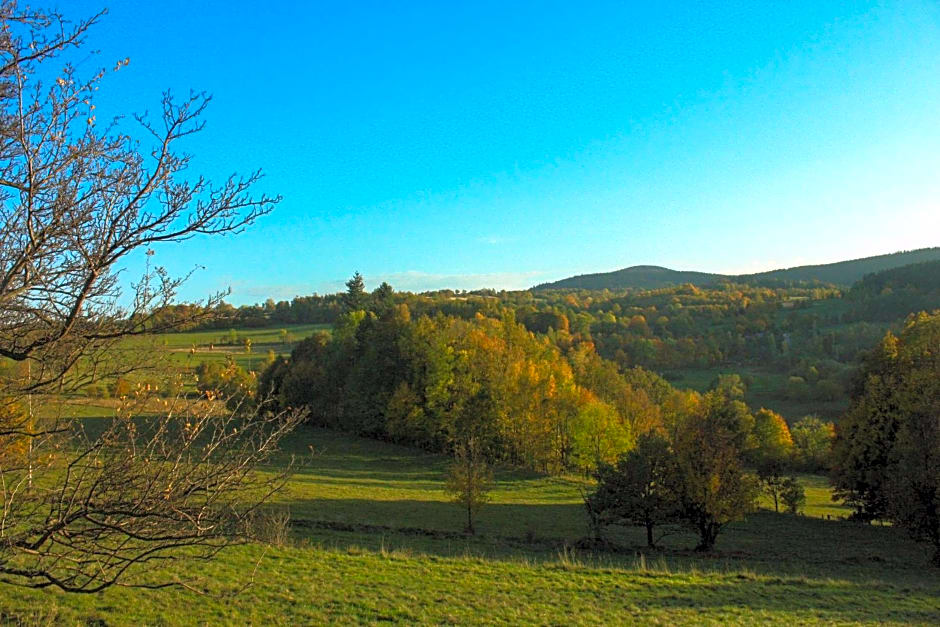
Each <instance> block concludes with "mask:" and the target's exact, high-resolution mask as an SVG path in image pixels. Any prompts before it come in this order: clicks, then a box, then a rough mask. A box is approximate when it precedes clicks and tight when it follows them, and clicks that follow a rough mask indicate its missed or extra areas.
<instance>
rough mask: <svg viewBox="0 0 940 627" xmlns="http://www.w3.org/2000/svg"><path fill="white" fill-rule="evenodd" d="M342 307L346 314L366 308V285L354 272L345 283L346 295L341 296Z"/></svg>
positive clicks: (360, 276) (359, 275)
mask: <svg viewBox="0 0 940 627" xmlns="http://www.w3.org/2000/svg"><path fill="white" fill-rule="evenodd" d="M343 306H344V307H345V308H346V311H347V312H350V311H359V310H361V309H365V308H366V284H365V281H364V280H363V279H362V275H361V274H359V273H358V272H356V273H355V274H353V275H352V278H351V279H349V280H348V281H346V293H345V294H343Z"/></svg>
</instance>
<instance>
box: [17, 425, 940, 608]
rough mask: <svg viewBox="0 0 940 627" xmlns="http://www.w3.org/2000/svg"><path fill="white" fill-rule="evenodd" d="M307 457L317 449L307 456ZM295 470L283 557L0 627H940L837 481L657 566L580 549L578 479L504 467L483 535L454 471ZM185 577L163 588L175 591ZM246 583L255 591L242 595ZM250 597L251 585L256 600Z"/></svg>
mask: <svg viewBox="0 0 940 627" xmlns="http://www.w3.org/2000/svg"><path fill="white" fill-rule="evenodd" d="M311 448H312V451H313V452H311ZM289 455H296V457H297V460H298V462H299V464H300V466H299V469H298V471H297V473H296V474H295V475H294V477H293V479H292V480H291V482H290V483H289V485H288V487H287V490H286V491H285V492H284V493H283V494H282V495H281V496H280V497H279V499H278V502H277V503H276V504H275V507H277V508H288V509H289V511H290V514H291V519H292V527H291V531H290V541H289V542H288V543H287V544H286V545H285V546H278V547H262V546H259V545H247V546H243V547H237V548H233V549H230V550H229V551H227V552H225V553H223V554H222V556H221V557H220V559H218V560H217V561H215V562H213V563H210V564H192V565H190V567H191V570H190V571H185V572H186V575H185V576H186V578H187V579H191V580H193V581H192V582H191V584H190V587H191V588H192V589H183V588H179V589H171V590H162V591H135V590H128V589H111V590H108V591H106V592H105V593H103V594H100V595H93V596H69V595H65V594H61V593H55V592H48V591H45V592H36V591H26V590H22V589H18V588H13V587H9V586H4V587H2V588H0V620H4V621H6V622H14V623H17V622H19V623H27V624H28V623H33V624H48V623H58V624H109V625H110V624H141V623H146V624H201V623H233V624H244V623H254V624H258V623H271V622H278V623H288V624H310V623H327V622H330V623H333V622H341V623H342V622H346V623H360V622H385V621H395V622H402V623H415V622H418V623H450V624H464V623H478V624H479V623H514V624H515V623H540V624H545V623H553V624H558V623H581V624H599V623H604V624H623V623H627V622H631V621H636V620H642V621H648V622H658V623H661V624H675V623H696V624H702V623H716V624H717V623H740V624H752V623H755V622H781V623H782V622H787V623H795V624H804V623H814V622H827V623H833V622H834V623H847V622H879V623H922V624H928V623H935V622H936V621H937V620H938V619H940V577H938V575H937V573H934V572H932V571H930V570H929V569H928V568H927V567H926V557H925V552H924V550H923V547H921V546H918V545H916V544H914V543H912V542H910V541H909V540H907V539H906V538H905V537H904V536H903V535H902V534H901V533H900V532H899V531H898V530H897V529H894V528H891V527H878V526H866V525H858V524H854V523H849V522H845V521H841V520H826V519H825V518H824V517H825V515H826V514H829V515H830V517H832V518H835V517H837V516H839V515H841V514H843V513H844V510H842V509H840V508H838V506H836V505H834V504H832V503H831V502H830V501H829V495H828V494H829V493H828V489H827V488H826V487H825V480H824V479H823V478H821V477H812V476H806V477H803V481H804V483H805V484H806V485H807V487H808V488H809V489H808V506H807V511H806V513H807V515H806V516H790V515H785V514H774V513H772V512H768V511H761V512H759V513H757V514H754V515H752V516H751V517H749V519H748V520H747V521H745V522H741V523H736V524H733V525H730V526H729V527H728V528H727V529H726V530H725V531H723V533H722V535H721V536H720V537H719V540H718V546H717V550H716V552H715V553H714V554H711V555H707V556H702V555H697V554H695V553H694V552H693V551H691V550H690V548H691V547H692V546H693V545H694V544H695V538H694V537H693V536H691V535H690V534H688V533H685V532H683V533H677V534H675V535H672V536H669V537H667V538H666V539H665V540H664V541H663V548H662V549H661V550H657V551H652V552H650V551H647V550H646V549H644V548H641V547H642V544H643V539H642V534H641V533H640V532H639V530H633V529H627V530H622V531H619V532H617V533H613V534H612V539H613V540H615V541H616V542H617V543H618V544H619V545H620V546H621V547H622V548H621V549H620V550H619V551H608V552H597V553H595V552H591V551H586V550H580V549H577V548H573V547H576V546H577V542H578V540H579V539H581V538H582V537H583V536H585V535H586V533H587V527H586V519H585V516H584V514H583V510H582V505H581V498H580V494H579V489H580V488H583V487H584V486H585V481H584V480H583V479H581V478H579V477H545V476H541V475H537V474H533V473H526V472H519V471H513V470H502V471H500V472H498V473H497V484H496V489H495V490H494V492H493V495H492V496H493V499H492V502H491V503H490V504H489V505H488V506H487V507H485V508H484V509H483V511H482V512H481V514H480V517H479V530H478V535H477V536H476V537H468V536H466V535H464V534H463V533H462V528H463V517H462V512H461V511H460V510H459V508H458V507H457V506H455V505H453V504H452V503H449V502H448V501H447V497H446V495H445V493H444V492H443V490H442V487H443V482H442V474H443V470H444V468H445V466H446V463H447V462H446V459H445V458H443V457H440V456H435V455H429V454H425V453H422V452H419V451H415V450H412V449H408V448H403V447H399V446H394V445H390V444H385V443H380V442H375V441H371V440H364V439H360V438H354V437H350V436H346V435H341V434H336V433H332V432H328V431H322V430H317V429H312V428H303V429H300V430H299V431H297V432H296V433H295V434H293V435H292V436H291V439H290V440H289V441H288V442H287V443H286V446H285V449H284V451H283V454H282V457H281V458H279V460H277V463H278V464H282V463H284V462H285V460H286V459H287V457H288V456H289ZM180 574H181V569H180V567H179V565H176V566H174V567H173V569H172V570H168V571H166V573H165V576H166V577H177V576H180ZM247 584H250V585H247ZM246 585H247V588H245V587H244V586H246Z"/></svg>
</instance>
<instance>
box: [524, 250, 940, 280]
mask: <svg viewBox="0 0 940 627" xmlns="http://www.w3.org/2000/svg"><path fill="white" fill-rule="evenodd" d="M937 260H940V247H936V248H922V249H919V250H910V251H904V252H898V253H892V254H889V255H877V256H874V257H865V258H862V259H852V260H848V261H839V262H836V263H827V264H820V265H810V266H797V267H794V268H783V269H779V270H769V271H767V272H757V273H754V274H738V275H731V274H712V273H708V272H696V271H689V270H671V269H669V268H663V267H660V266H632V267H630V268H624V269H622V270H615V271H613V272H599V273H595V274H582V275H578V276H573V277H568V278H566V279H561V280H560V281H554V282H551V283H542V284H540V285H536V286H535V287H533V288H532V289H533V290H553V289H582V290H602V289H611V290H614V289H626V288H637V289H657V288H660V287H668V286H670V285H682V284H685V283H691V284H692V285H709V284H712V283H718V282H721V281H733V282H736V283H778V282H814V281H818V282H820V283H831V284H835V285H844V286H849V285H852V284H853V283H855V282H856V281H858V280H860V279H861V278H862V277H864V276H865V275H867V274H871V273H874V272H881V271H884V270H890V269H893V268H899V267H901V266H906V265H910V264H914V263H924V262H928V261H937Z"/></svg>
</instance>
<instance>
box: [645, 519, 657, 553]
mask: <svg viewBox="0 0 940 627" xmlns="http://www.w3.org/2000/svg"><path fill="white" fill-rule="evenodd" d="M646 546H648V547H649V548H651V549H655V548H656V543H655V542H653V523H649V522H648V523H646Z"/></svg>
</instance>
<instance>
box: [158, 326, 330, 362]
mask: <svg viewBox="0 0 940 627" xmlns="http://www.w3.org/2000/svg"><path fill="white" fill-rule="evenodd" d="M281 329H283V330H285V331H287V335H286V336H285V335H284V334H282V333H281ZM329 329H330V326H329V325H326V324H301V325H285V326H282V327H272V328H264V329H234V331H235V335H236V337H237V340H236V342H235V343H234V344H233V343H231V337H230V330H229V329H214V330H211V331H189V332H185V333H164V334H161V335H157V336H156V337H155V343H156V345H157V346H162V347H164V348H165V349H167V350H169V351H170V353H171V358H172V363H173V364H175V365H177V366H179V367H182V368H193V367H195V365H197V364H199V362H202V361H205V362H219V363H221V362H224V361H226V360H227V359H228V358H232V359H234V360H235V363H237V364H238V365H239V366H241V367H242V368H245V369H246V370H255V371H258V370H261V369H262V368H263V367H264V363H265V359H267V356H268V351H273V352H274V354H275V355H288V354H290V352H291V350H292V349H293V347H294V345H295V344H296V343H297V342H299V341H300V340H303V339H304V338H307V337H309V336H311V335H313V334H314V333H316V332H317V331H329ZM245 339H250V340H251V352H250V353H249V352H247V351H246V350H245V346H244V344H243V342H244V340H245ZM285 340H286V341H285Z"/></svg>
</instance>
